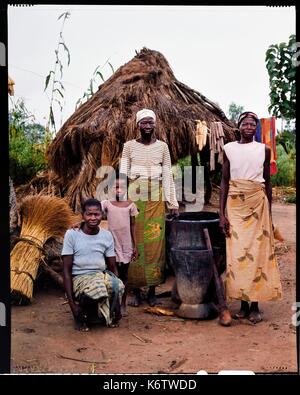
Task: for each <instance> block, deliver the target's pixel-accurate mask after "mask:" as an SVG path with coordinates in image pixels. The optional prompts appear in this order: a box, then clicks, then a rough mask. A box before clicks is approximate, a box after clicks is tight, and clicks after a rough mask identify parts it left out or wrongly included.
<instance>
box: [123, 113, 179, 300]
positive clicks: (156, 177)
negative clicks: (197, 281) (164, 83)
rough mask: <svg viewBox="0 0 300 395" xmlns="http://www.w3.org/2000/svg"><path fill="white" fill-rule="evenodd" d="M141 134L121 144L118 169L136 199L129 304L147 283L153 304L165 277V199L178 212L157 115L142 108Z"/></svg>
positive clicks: (165, 145) (174, 213)
mask: <svg viewBox="0 0 300 395" xmlns="http://www.w3.org/2000/svg"><path fill="white" fill-rule="evenodd" d="M136 123H137V126H138V127H139V130H140V134H141V137H140V138H138V139H133V140H130V141H127V142H126V143H125V144H124V148H123V153H122V158H121V166H120V172H121V173H125V174H127V175H128V177H129V180H130V185H129V191H128V192H129V198H130V199H131V200H132V201H134V202H135V204H136V206H137V208H138V210H139V215H138V216H137V219H136V230H137V234H136V238H137V247H138V258H137V260H136V261H134V262H133V263H132V264H131V266H130V267H129V273H128V286H129V287H130V288H133V293H134V296H135V297H134V300H133V302H132V303H131V305H132V306H135V307H137V306H139V305H140V303H141V291H140V287H143V286H148V287H149V290H148V294H147V301H148V303H149V305H150V306H154V305H155V304H156V298H155V287H156V285H158V284H160V283H162V282H163V280H164V268H165V201H166V203H167V207H168V209H169V210H170V214H171V215H174V216H177V215H178V214H179V213H178V202H177V199H176V193H175V186H174V181H173V176H172V168H171V158H170V152H169V148H168V146H167V144H166V143H165V142H163V141H160V140H157V139H156V137H155V136H154V131H155V126H156V116H155V113H154V112H153V111H152V110H148V109H143V110H140V111H138V112H137V114H136Z"/></svg>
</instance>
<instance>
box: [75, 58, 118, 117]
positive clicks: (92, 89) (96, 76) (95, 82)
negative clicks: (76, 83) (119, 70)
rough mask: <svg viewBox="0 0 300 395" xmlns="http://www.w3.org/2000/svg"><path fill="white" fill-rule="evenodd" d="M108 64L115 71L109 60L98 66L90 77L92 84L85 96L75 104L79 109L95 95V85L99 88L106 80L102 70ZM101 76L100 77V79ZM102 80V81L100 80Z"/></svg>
mask: <svg viewBox="0 0 300 395" xmlns="http://www.w3.org/2000/svg"><path fill="white" fill-rule="evenodd" d="M106 64H108V65H109V67H110V69H111V71H112V73H114V72H115V70H114V68H113V66H112V64H111V63H110V62H109V61H108V60H107V61H106V62H105V63H104V65H103V66H97V67H96V69H95V71H94V72H93V76H92V78H91V79H90V84H89V87H88V89H87V90H86V91H85V92H84V94H83V96H82V97H80V98H79V99H78V100H77V102H76V105H75V109H77V108H78V107H79V106H81V105H82V104H83V103H84V102H86V101H87V100H88V99H89V98H90V97H92V96H93V94H94V93H95V86H96V87H97V88H98V86H99V84H100V82H101V81H102V82H105V79H104V77H103V73H102V72H101V70H102V69H103V68H104V66H105V65H106ZM99 78H100V79H99ZM100 80H101V81H100Z"/></svg>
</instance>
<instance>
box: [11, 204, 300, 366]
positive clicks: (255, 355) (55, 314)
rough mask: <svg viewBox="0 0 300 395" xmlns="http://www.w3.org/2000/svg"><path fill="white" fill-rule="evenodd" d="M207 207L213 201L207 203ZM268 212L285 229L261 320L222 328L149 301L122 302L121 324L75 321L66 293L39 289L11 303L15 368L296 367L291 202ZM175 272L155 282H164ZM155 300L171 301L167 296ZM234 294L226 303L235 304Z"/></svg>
mask: <svg viewBox="0 0 300 395" xmlns="http://www.w3.org/2000/svg"><path fill="white" fill-rule="evenodd" d="M211 209H213V208H211ZM273 218H274V223H275V225H276V226H278V227H279V228H280V231H281V233H282V235H283V236H284V237H285V243H277V244H276V254H277V259H278V261H279V267H280V272H281V280H282V285H283V292H284V296H283V299H282V300H281V301H279V302H268V303H262V304H261V308H262V311H263V318H264V320H263V322H261V323H259V324H257V325H254V324H251V323H250V322H249V321H247V320H245V321H234V322H233V324H232V326H231V327H228V328H225V327H222V326H220V325H219V324H218V320H217V319H213V320H205V321H203V320H201V321H200V320H188V319H182V318H179V317H176V316H174V317H172V316H171V317H170V316H158V315H153V314H149V313H146V312H144V308H145V307H147V304H144V305H141V306H140V307H138V308H134V307H128V312H129V315H128V317H124V318H123V319H122V320H121V323H120V326H119V328H106V327H104V326H93V327H92V328H91V331H90V332H87V333H81V332H78V331H75V330H74V329H73V319H72V315H71V312H70V309H69V306H68V304H67V303H66V301H65V298H64V293H63V292H62V291H61V290H59V289H55V288H53V287H51V288H48V289H43V290H40V291H39V292H37V293H36V294H35V297H34V300H33V303H32V304H31V305H29V306H18V307H15V306H14V307H12V363H11V371H12V372H13V373H29V372H31V373H32V372H34V373H36V372H43V373H67V372H68V373H195V372H197V371H199V370H205V371H207V372H209V373H213V372H218V371H219V370H223V369H226V370H228V369H230V370H231V369H238V370H239V369H242V370H253V371H255V372H278V371H280V372H295V371H297V353H296V328H295V327H294V326H293V325H292V321H291V318H292V314H293V310H292V304H293V303H294V301H295V300H296V296H295V295H296V293H295V288H296V280H295V277H296V257H295V247H296V235H295V233H296V232H295V231H296V206H295V205H292V204H290V205H289V204H278V203H275V204H274V206H273ZM172 282H173V278H171V277H169V278H168V279H167V282H166V283H165V284H162V285H161V286H159V287H158V288H157V293H162V292H164V291H167V290H170V289H171V287H172ZM159 302H160V303H161V304H160V307H166V308H169V309H175V307H176V305H175V304H174V303H173V302H172V301H171V299H170V298H169V297H166V298H160V299H159ZM238 307H239V302H234V303H232V304H231V305H230V308H231V309H232V311H237V310H238Z"/></svg>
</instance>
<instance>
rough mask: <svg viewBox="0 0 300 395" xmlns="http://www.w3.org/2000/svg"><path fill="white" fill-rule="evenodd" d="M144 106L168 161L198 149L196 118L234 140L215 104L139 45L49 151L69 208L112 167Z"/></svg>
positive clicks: (158, 55) (91, 191)
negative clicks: (154, 119) (214, 123)
mask: <svg viewBox="0 0 300 395" xmlns="http://www.w3.org/2000/svg"><path fill="white" fill-rule="evenodd" d="M144 107H146V108H150V109H153V110H154V111H155V113H156V115H157V118H158V120H157V130H156V136H157V138H158V139H160V140H163V141H165V142H167V143H168V145H169V149H170V153H171V159H172V162H173V163H176V162H177V161H178V159H180V158H184V157H186V156H187V155H189V154H193V153H195V152H197V144H196V139H195V131H196V122H195V121H196V120H199V119H200V120H205V121H206V122H207V123H208V125H209V124H210V122H212V121H221V122H222V125H223V129H224V133H225V143H226V142H228V141H233V140H236V138H237V134H236V133H237V129H236V128H235V125H234V124H232V123H231V121H229V120H228V119H227V118H226V116H225V114H224V113H223V111H222V110H221V109H220V108H219V107H218V106H217V105H216V104H215V103H213V102H211V101H210V100H208V99H207V98H206V97H205V96H203V95H202V94H201V93H199V92H197V91H195V90H193V89H191V88H189V87H188V86H186V85H185V84H183V83H181V82H180V81H178V80H177V79H176V78H175V76H174V74H173V72H172V70H171V68H170V66H169V64H168V62H167V60H166V59H165V57H164V56H163V55H162V54H161V53H159V52H157V51H153V50H149V49H147V48H143V49H142V50H141V51H140V52H139V53H137V55H136V56H135V57H134V58H133V59H132V60H131V61H130V62H128V63H126V64H125V65H123V66H122V67H120V68H119V69H118V70H117V71H116V72H115V73H114V74H113V75H112V76H111V78H109V79H108V80H107V81H106V82H105V83H104V84H102V85H101V86H100V87H99V90H98V91H97V92H96V93H95V94H94V95H93V96H92V97H91V98H90V99H89V100H88V101H87V102H86V103H84V104H83V105H81V106H80V107H79V109H78V110H77V111H76V112H75V113H74V114H73V115H72V116H71V117H70V118H69V119H68V120H67V122H66V123H65V124H64V125H63V126H62V128H61V129H60V131H59V132H58V134H57V136H56V138H55V139H54V141H53V143H52V144H51V146H50V148H49V150H48V160H49V165H50V167H51V169H52V170H54V172H55V173H56V174H57V175H58V176H59V177H60V178H61V183H62V184H63V185H64V186H65V187H66V189H67V195H66V196H67V198H68V199H69V202H70V204H71V206H72V207H73V208H75V206H76V205H77V204H76V201H77V200H78V199H77V197H78V196H79V197H80V199H82V198H85V197H87V196H91V195H93V194H94V191H95V187H96V179H95V174H96V169H97V168H99V167H100V166H103V165H111V166H113V167H117V165H118V160H119V158H120V156H121V153H122V149H123V144H124V143H125V142H126V141H128V140H130V139H132V138H136V137H138V129H137V127H136V124H135V114H136V112H137V111H138V110H140V109H141V108H144ZM77 203H78V201H77Z"/></svg>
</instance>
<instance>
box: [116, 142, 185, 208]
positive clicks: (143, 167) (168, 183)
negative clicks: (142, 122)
mask: <svg viewBox="0 0 300 395" xmlns="http://www.w3.org/2000/svg"><path fill="white" fill-rule="evenodd" d="M120 171H121V173H124V174H127V175H128V177H129V179H131V180H134V179H136V178H138V177H139V178H140V179H144V180H147V179H151V180H162V186H163V191H164V196H165V200H166V201H167V206H168V208H169V209H172V208H177V209H178V207H179V206H178V202H177V199H176V192H175V186H174V180H173V174H172V164H171V157H170V152H169V148H168V146H167V144H166V143H165V142H163V141H160V140H156V141H155V142H154V143H152V144H149V145H146V144H142V143H139V142H138V141H136V140H130V141H127V142H126V143H125V144H124V148H123V152H122V158H121V166H120Z"/></svg>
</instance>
